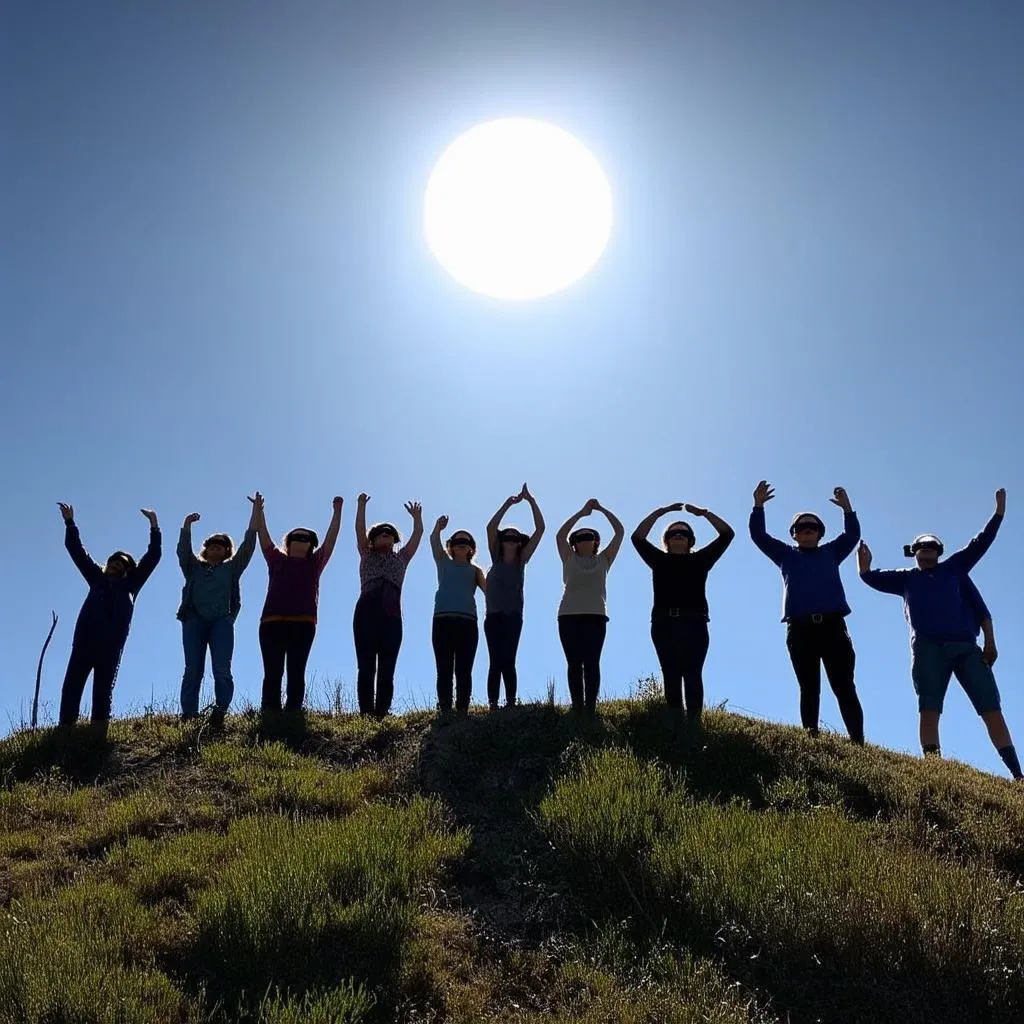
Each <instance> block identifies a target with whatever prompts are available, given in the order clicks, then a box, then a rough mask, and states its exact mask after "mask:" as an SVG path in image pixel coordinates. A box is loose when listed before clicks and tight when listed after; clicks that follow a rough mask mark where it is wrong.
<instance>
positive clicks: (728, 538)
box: [683, 503, 736, 567]
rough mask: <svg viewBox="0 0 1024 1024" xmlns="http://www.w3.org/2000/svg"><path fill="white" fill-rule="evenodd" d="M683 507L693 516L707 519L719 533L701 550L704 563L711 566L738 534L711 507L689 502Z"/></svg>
mask: <svg viewBox="0 0 1024 1024" xmlns="http://www.w3.org/2000/svg"><path fill="white" fill-rule="evenodd" d="M683 507H684V508H685V509H686V511H687V512H689V513H690V515H691V516H699V517H700V518H701V519H706V520H707V521H708V522H709V523H710V524H711V525H712V526H713V527H714V528H715V532H716V533H717V534H718V536H717V537H716V538H715V539H714V540H713V541H711V543H710V544H705V545H704V547H702V548H701V549H700V551H699V554H700V556H701V557H702V558H703V559H704V564H705V565H706V566H708V567H710V566H712V565H714V564H715V562H717V561H718V560H719V559H720V558H721V557H722V555H724V554H725V549H726V548H727V547H728V546H729V545H730V544H731V543H732V539H733V537H735V536H736V531H735V530H734V529H733V528H732V527H731V526H730V525H729V524H728V523H727V522H726V521H725V520H724V519H723V518H722V517H721V516H716V515H715V513H714V512H712V511H710V510H709V509H706V508H701V507H700V506H699V505H691V504H689V503H687V504H686V505H684V506H683Z"/></svg>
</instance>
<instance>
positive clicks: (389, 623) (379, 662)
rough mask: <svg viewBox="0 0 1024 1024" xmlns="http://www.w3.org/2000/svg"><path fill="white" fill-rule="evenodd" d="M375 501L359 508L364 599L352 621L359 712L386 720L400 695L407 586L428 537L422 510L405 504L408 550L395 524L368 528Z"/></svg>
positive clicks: (362, 502)
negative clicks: (409, 529) (409, 520)
mask: <svg viewBox="0 0 1024 1024" xmlns="http://www.w3.org/2000/svg"><path fill="white" fill-rule="evenodd" d="M369 500H370V497H369V495H367V494H360V495H359V501H358V504H357V506H356V547H357V549H358V551H359V600H358V601H356V608H355V613H354V615H353V617H352V631H353V634H354V636H355V646H356V667H357V676H356V695H357V697H358V700H359V713H360V714H361V715H372V716H375V717H377V718H384V717H385V716H386V715H388V714H389V712H390V711H391V702H392V700H393V699H394V696H395V667H396V665H397V664H398V651H399V649H400V648H401V646H402V583H403V582H404V580H405V571H406V569H408V567H409V562H410V561H412V556H413V555H415V554H416V549H417V548H418V547H419V546H420V540H421V538H422V537H423V509H422V507H421V506H420V503H419V502H418V501H410V502H407V503H406V506H405V510H406V512H408V513H409V515H410V516H412V534H411V535H410V537H409V540H408V541H407V542H406V543H405V545H404V546H402V547H401V548H399V549H398V550H397V551H396V550H395V545H396V544H401V542H402V538H401V537H400V536H399V533H398V529H397V528H396V527H394V526H392V525H391V523H377V524H376V525H375V526H371V527H370V529H369V530H367V529H366V506H367V503H368V502H369Z"/></svg>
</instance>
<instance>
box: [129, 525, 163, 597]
mask: <svg viewBox="0 0 1024 1024" xmlns="http://www.w3.org/2000/svg"><path fill="white" fill-rule="evenodd" d="M140 511H141V512H142V514H143V515H144V516H145V517H146V518H147V519H148V520H149V547H147V548H146V551H145V553H144V554H143V556H142V557H141V558H140V559H139V564H138V565H137V566H136V567H135V568H134V569H133V570H132V571H131V572H130V573H129V574H128V579H129V581H130V586H131V589H132V590H133V591H134V592H135V593H136V594H137V593H138V592H139V591H140V590H141V589H142V587H143V584H144V583H145V582H146V580H148V579H149V577H150V576H152V575H153V570H154V569H155V568H156V567H157V563H158V562H159V561H160V554H161V551H162V542H161V538H160V524H159V522H157V518H156V513H155V512H154V511H153V510H152V509H151V508H144V509H140Z"/></svg>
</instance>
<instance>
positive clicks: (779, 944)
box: [0, 702, 1024, 1024]
mask: <svg viewBox="0 0 1024 1024" xmlns="http://www.w3.org/2000/svg"><path fill="white" fill-rule="evenodd" d="M703 742H704V744H705V745H703V746H699V747H698V746H697V745H694V744H692V743H691V742H689V741H688V740H687V737H686V735H685V732H684V731H683V730H681V729H680V728H679V727H678V725H677V724H676V722H675V721H674V720H673V718H672V717H671V716H670V715H669V713H668V712H667V711H666V709H665V708H664V707H663V706H662V705H659V704H656V703H643V702H618V703H616V702H613V703H609V704H605V705H603V706H602V708H601V713H600V716H599V717H598V718H597V719H596V720H592V721H578V720H576V719H574V718H573V717H572V716H570V715H569V714H568V713H566V712H565V711H564V710H562V709H556V708H554V707H549V706H543V705H537V706H527V707H523V708H519V709H515V710H513V711H507V712H502V713H499V714H496V715H490V714H485V713H482V712H481V713H473V714H472V715H471V716H470V717H469V718H468V719H467V720H463V721H455V722H452V723H448V724H440V723H438V722H437V721H436V720H435V718H434V716H432V715H428V714H424V713H417V714H411V715H408V716H404V717H397V718H394V719H391V720H388V721H386V722H383V723H377V722H372V721H365V720H361V719H359V718H356V717H354V716H350V715H339V716H331V715H326V714H323V715H321V714H310V715H308V716H307V717H300V718H296V719H294V720H287V721H282V722H279V723H277V724H276V725H274V726H268V725H266V724H264V723H262V722H261V721H260V719H259V717H258V716H256V715H242V716H238V717H234V718H230V719H229V721H228V729H227V732H226V734H225V735H224V736H223V737H218V738H215V737H212V736H210V735H208V734H206V733H202V732H199V731H197V730H196V729H195V728H194V727H187V728H186V727H182V726H181V725H179V724H178V723H177V722H175V721H174V720H173V719H171V718H169V717H160V716H157V717H148V718H143V719H135V720H128V721H124V722H117V723H115V724H114V725H113V727H112V729H111V732H110V735H109V737H108V739H107V740H106V741H102V742H101V741H100V740H99V739H98V738H96V737H92V736H90V733H89V731H88V730H87V729H83V730H81V731H80V733H78V734H76V735H75V736H73V737H72V739H71V740H70V741H65V740H61V739H59V738H58V737H57V736H56V735H55V734H54V733H51V732H40V733H36V734H32V733H19V734H16V735H14V736H12V737H10V738H8V739H6V740H4V741H2V742H0V1022H3V1024H7V1022H12V1024H14V1022H17V1024H23V1022H24V1024H65V1022H67V1024H71V1022H74V1024H92V1022H96V1024H101V1022H102V1024H115V1022H116V1024H124V1022H132V1024H149V1022H153V1024H157V1022H159V1024H167V1022H182V1024H184V1022H200V1021H210V1022H220V1021H235V1020H242V1021H253V1022H256V1021H259V1022H263V1024H298V1022H300V1021H301V1022H310V1024H328V1022H330V1024H335V1022H352V1024H354V1022H385V1021H387V1022H391V1021H409V1022H419V1021H422V1022H427V1021H447V1022H452V1024H461V1022H467V1024H468V1022H477V1021H495V1022H497V1021H501V1022H508V1024H540V1022H542V1021H555V1022H565V1024H567V1022H570V1021H573V1022H581V1024H611V1022H622V1024H639V1022H650V1024H682V1022H698V1021H699V1022H706V1024H740V1022H768V1021H789V1022H794V1024H795V1022H811V1021H824V1022H829V1024H831V1022H858V1024H863V1022H870V1021H900V1022H903V1024H913V1022H918V1021H921V1022H925V1021H927V1022H930V1024H937V1022H943V1021H956V1022H958V1024H960V1022H985V1021H992V1022H1017V1021H1021V1020H1024V966H1022V965H1024V887H1022V880H1024V786H1017V785H1015V784H1013V783H1011V782H1009V781H1004V780H1002V779H997V778H993V777H991V776H987V775H983V774H981V773H979V772H977V771H974V770H972V769H970V768H967V767H965V766H963V765H960V764H956V763H952V762H937V761H929V762H927V763H926V762H924V761H921V760H919V759H913V758H909V757H905V756H902V755H897V754H893V753H890V752H887V751H884V750H880V749H877V748H872V747H867V748H864V749H860V748H857V747H854V746H851V745H849V744H848V743H846V742H845V741H844V740H842V739H841V738H838V737H823V738H822V739H820V740H817V741H812V740H810V739H808V738H806V737H805V736H804V735H803V733H802V732H801V731H800V730H798V729H795V728H788V727H783V726H774V725H768V724H765V723H762V722H756V721H752V720H749V719H745V718H741V717H738V716H736V715H731V714H726V713H724V712H711V713H709V714H708V715H707V718H706V735H705V737H704V741H703Z"/></svg>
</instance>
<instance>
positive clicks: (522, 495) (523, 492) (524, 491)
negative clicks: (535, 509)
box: [519, 483, 533, 501]
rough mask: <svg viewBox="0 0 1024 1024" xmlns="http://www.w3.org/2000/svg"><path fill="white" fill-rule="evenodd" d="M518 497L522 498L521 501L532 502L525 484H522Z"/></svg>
mask: <svg viewBox="0 0 1024 1024" xmlns="http://www.w3.org/2000/svg"><path fill="white" fill-rule="evenodd" d="M519 497H520V498H522V499H523V501H533V495H532V494H531V493H530V488H529V487H527V486H526V484H525V483H524V484H523V489H522V490H521V491H520V492H519Z"/></svg>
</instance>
